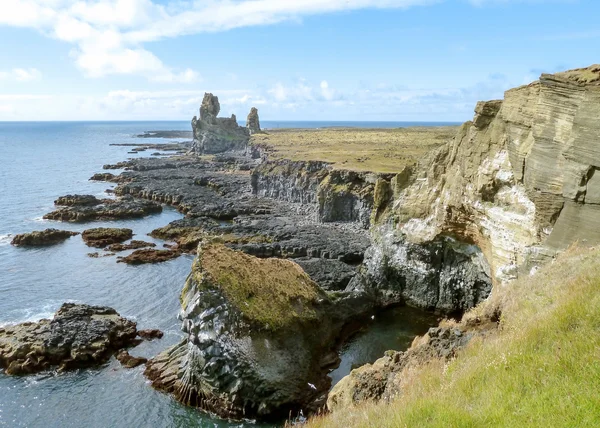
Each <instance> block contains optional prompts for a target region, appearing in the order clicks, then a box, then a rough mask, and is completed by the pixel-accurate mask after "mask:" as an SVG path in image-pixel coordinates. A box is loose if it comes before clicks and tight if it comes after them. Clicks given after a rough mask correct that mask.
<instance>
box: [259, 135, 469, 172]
mask: <svg viewBox="0 0 600 428" xmlns="http://www.w3.org/2000/svg"><path fill="white" fill-rule="evenodd" d="M457 130H458V127H455V126H441V127H410V128H394V129H363V128H325V129H283V130H269V131H268V134H255V135H252V137H251V143H252V144H255V145H257V144H260V145H266V146H268V147H269V150H270V152H269V153H270V154H269V158H270V159H289V160H303V161H308V160H314V161H324V162H330V163H332V164H333V166H334V168H338V169H348V170H353V171H370V172H378V173H398V172H400V171H402V169H403V168H404V167H405V166H407V165H412V164H413V163H415V162H416V161H417V160H418V159H419V158H421V157H422V156H423V155H424V154H426V153H427V152H429V151H430V150H432V149H434V148H436V147H439V146H441V145H442V144H443V143H445V142H446V141H448V140H450V139H452V138H453V137H454V135H455V134H456V132H457Z"/></svg>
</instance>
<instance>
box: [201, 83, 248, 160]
mask: <svg viewBox="0 0 600 428" xmlns="http://www.w3.org/2000/svg"><path fill="white" fill-rule="evenodd" d="M220 111H221V105H220V104H219V98H218V97H216V96H214V95H213V94H209V93H206V94H204V99H203V100H202V105H201V106H200V118H199V119H198V118H197V117H196V116H194V118H193V119H192V131H193V136H194V142H193V145H192V149H191V150H192V151H193V152H195V153H198V154H214V153H222V152H225V151H228V150H234V151H235V150H238V151H242V150H245V149H246V147H247V145H248V141H249V137H250V132H249V130H248V129H247V128H244V127H241V126H239V125H238V123H237V119H236V117H235V115H234V114H232V115H231V117H230V118H227V117H217V116H218V114H219V112H220Z"/></svg>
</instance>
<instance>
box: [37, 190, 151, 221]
mask: <svg viewBox="0 0 600 428" xmlns="http://www.w3.org/2000/svg"><path fill="white" fill-rule="evenodd" d="M55 203H56V204H57V205H62V206H63V207H61V208H59V209H57V210H55V211H52V212H50V213H48V214H46V215H44V219H47V220H60V221H72V222H83V221H91V220H114V219H126V218H140V217H145V216H147V215H150V214H154V213H159V212H161V211H162V206H161V205H160V204H157V203H155V202H151V201H144V200H137V199H134V198H133V197H131V196H129V195H126V196H124V197H122V198H119V199H97V198H96V197H95V196H92V195H67V196H61V197H60V198H58V199H57V200H56V201H55Z"/></svg>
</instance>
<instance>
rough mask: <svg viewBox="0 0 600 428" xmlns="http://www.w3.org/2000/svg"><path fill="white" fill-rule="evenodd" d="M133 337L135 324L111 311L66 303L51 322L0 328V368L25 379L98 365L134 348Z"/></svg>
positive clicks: (28, 323)
mask: <svg viewBox="0 0 600 428" xmlns="http://www.w3.org/2000/svg"><path fill="white" fill-rule="evenodd" d="M136 335H137V331H136V324H135V323H134V322H133V321H129V320H127V319H125V318H122V317H121V316H120V315H119V314H118V313H117V312H116V311H115V310H114V309H112V308H107V307H102V306H89V305H81V304H74V303H65V304H63V305H62V306H61V308H60V309H59V310H58V311H57V312H56V314H55V315H54V318H53V319H52V320H47V319H43V320H41V321H39V322H36V323H33V322H27V323H23V324H18V325H15V326H7V327H2V328H0V368H2V369H4V370H5V372H6V374H9V375H24V374H31V373H37V372H39V371H42V370H47V369H50V368H53V367H58V369H59V370H68V369H74V368H79V367H90V366H94V365H99V364H102V363H105V362H106V361H108V359H109V358H110V357H111V356H112V355H113V354H114V353H115V352H116V351H118V350H119V349H122V348H126V347H130V346H133V345H136V344H137V343H138V342H137V339H136Z"/></svg>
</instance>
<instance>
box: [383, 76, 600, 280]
mask: <svg viewBox="0 0 600 428" xmlns="http://www.w3.org/2000/svg"><path fill="white" fill-rule="evenodd" d="M599 83H600V67H599V66H592V67H589V68H586V69H580V70H573V71H569V72H564V73H558V74H555V75H547V74H544V75H542V76H541V78H540V80H538V81H536V82H534V83H532V84H530V85H526V86H522V87H519V88H515V89H512V90H509V91H507V92H506V94H505V99H504V100H503V101H489V102H480V103H478V104H477V106H476V109H475V117H474V119H473V121H471V122H467V123H465V124H464V125H463V126H462V127H461V128H460V130H459V132H458V134H457V135H456V137H455V138H454V140H453V141H452V142H451V143H449V144H447V145H445V146H443V147H441V148H440V149H439V150H437V151H435V152H434V153H432V154H431V155H430V156H429V157H428V158H427V159H425V160H424V161H423V162H421V164H420V166H419V168H418V170H417V172H416V174H415V175H414V176H413V177H412V179H411V180H412V184H411V185H410V186H408V187H407V188H406V189H405V190H403V191H401V192H399V193H398V194H397V195H396V196H395V197H394V198H393V201H392V202H391V204H390V206H389V213H388V215H387V217H386V221H385V222H384V223H385V224H382V225H381V226H377V227H375V231H374V236H375V237H377V236H386V234H393V235H394V236H396V237H401V239H403V240H406V241H407V242H410V243H411V244H417V245H422V244H425V243H428V242H432V241H434V240H436V239H439V238H440V237H451V238H453V239H456V240H458V241H461V242H464V243H469V244H474V245H476V246H477V247H479V248H480V249H481V251H482V253H483V255H484V256H485V259H486V260H487V262H488V263H489V264H490V267H491V272H490V274H491V278H492V280H493V281H494V283H497V284H502V283H505V282H507V281H510V280H512V279H515V278H516V277H517V276H518V275H519V274H526V273H527V272H528V271H529V269H530V268H531V267H532V266H535V265H536V264H540V263H543V262H544V261H546V260H547V259H548V258H549V257H551V256H552V254H554V253H555V252H556V251H558V250H561V249H564V248H565V247H567V246H569V245H571V244H572V243H574V242H580V243H583V244H585V243H587V244H596V243H598V242H600V228H598V226H599V222H600V215H598V214H600V211H599V209H600V205H599V203H600V198H599V197H598V195H600V178H598V174H596V170H597V168H598V165H599V163H600V156H598V155H599V154H600V122H598V120H597V118H598V117H599V116H600V84H599ZM376 241H377V238H376Z"/></svg>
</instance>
